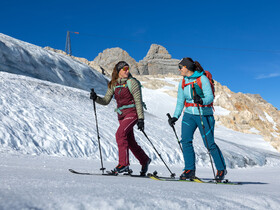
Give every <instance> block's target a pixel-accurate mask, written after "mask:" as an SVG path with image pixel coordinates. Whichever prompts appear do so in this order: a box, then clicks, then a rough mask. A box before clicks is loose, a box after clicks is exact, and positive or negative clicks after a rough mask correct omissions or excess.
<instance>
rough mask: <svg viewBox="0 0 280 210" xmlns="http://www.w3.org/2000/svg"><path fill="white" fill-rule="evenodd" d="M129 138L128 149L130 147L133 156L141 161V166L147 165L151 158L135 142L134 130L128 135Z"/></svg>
mask: <svg viewBox="0 0 280 210" xmlns="http://www.w3.org/2000/svg"><path fill="white" fill-rule="evenodd" d="M127 137H128V147H129V149H130V150H131V152H132V153H133V155H134V156H135V157H136V158H137V159H138V160H139V162H140V164H141V165H145V164H146V163H147V162H148V160H149V157H148V156H147V155H146V153H145V152H144V150H143V149H142V148H141V147H140V146H139V145H138V144H137V142H136V141H135V137H134V132H133V128H132V130H131V131H130V132H129V133H128V135H127Z"/></svg>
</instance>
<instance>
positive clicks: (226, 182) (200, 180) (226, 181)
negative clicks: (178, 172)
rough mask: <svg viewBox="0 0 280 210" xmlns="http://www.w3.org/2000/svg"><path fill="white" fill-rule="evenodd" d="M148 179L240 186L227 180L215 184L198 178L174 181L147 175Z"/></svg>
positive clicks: (213, 181) (168, 178)
mask: <svg viewBox="0 0 280 210" xmlns="http://www.w3.org/2000/svg"><path fill="white" fill-rule="evenodd" d="M148 177H149V178H151V179H153V180H157V181H171V182H172V181H173V182H196V183H204V184H224V185H241V183H240V182H230V181H228V180H227V179H226V180H223V181H222V182H216V181H215V180H211V181H205V180H202V179H200V178H198V177H195V178H194V179H186V180H180V179H178V178H177V179H176V178H170V177H158V176H156V175H154V174H148Z"/></svg>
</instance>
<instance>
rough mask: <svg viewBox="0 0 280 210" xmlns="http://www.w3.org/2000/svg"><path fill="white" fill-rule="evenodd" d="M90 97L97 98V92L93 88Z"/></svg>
mask: <svg viewBox="0 0 280 210" xmlns="http://www.w3.org/2000/svg"><path fill="white" fill-rule="evenodd" d="M90 99H92V100H94V101H95V100H96V99H97V94H96V92H95V91H94V89H93V88H92V89H91V92H90Z"/></svg>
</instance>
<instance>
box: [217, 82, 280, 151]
mask: <svg viewBox="0 0 280 210" xmlns="http://www.w3.org/2000/svg"><path fill="white" fill-rule="evenodd" d="M215 88H216V97H215V101H214V105H215V106H221V107H223V108H225V109H227V110H229V111H230V113H229V114H228V115H225V116H221V115H218V116H215V119H216V120H217V121H220V122H221V123H222V124H223V125H224V126H226V127H228V128H231V129H233V130H236V131H240V132H243V133H255V134H260V135H262V136H264V138H265V140H267V141H269V142H270V143H271V145H272V146H273V147H274V148H276V149H277V150H278V151H280V111H279V110H277V109H276V108H275V107H274V106H272V105H271V104H269V103H268V102H266V101H265V100H264V99H263V98H262V97H261V96H260V95H254V94H243V93H234V92H232V91H230V90H229V89H228V88H227V87H226V86H222V85H221V84H220V83H218V82H216V84H215Z"/></svg>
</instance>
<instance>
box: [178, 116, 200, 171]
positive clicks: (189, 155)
mask: <svg viewBox="0 0 280 210" xmlns="http://www.w3.org/2000/svg"><path fill="white" fill-rule="evenodd" d="M196 128H197V124H196V122H195V121H194V119H193V115H191V114H188V113H185V114H184V117H183V120H182V132H181V133H182V136H181V137H182V140H181V143H182V148H183V156H184V161H185V169H184V170H195V153H194V149H193V134H194V131H195V129H196Z"/></svg>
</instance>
